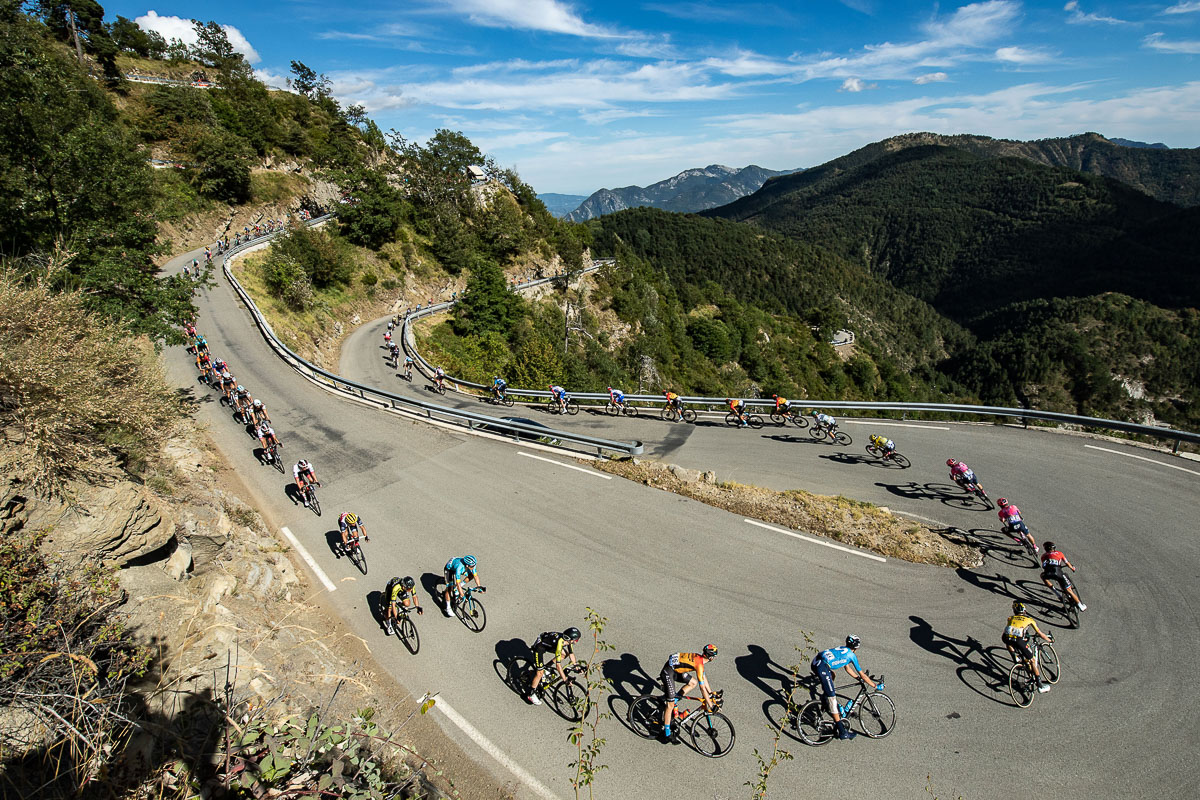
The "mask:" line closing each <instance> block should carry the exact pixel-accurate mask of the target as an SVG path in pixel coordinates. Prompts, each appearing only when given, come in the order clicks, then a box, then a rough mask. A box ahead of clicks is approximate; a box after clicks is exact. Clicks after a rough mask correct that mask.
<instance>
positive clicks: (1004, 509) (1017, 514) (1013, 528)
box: [996, 497, 1038, 553]
mask: <svg viewBox="0 0 1200 800" xmlns="http://www.w3.org/2000/svg"><path fill="white" fill-rule="evenodd" d="M996 506H997V507H998V508H999V509H1000V511H999V512H997V514H996V516H998V517H1000V522H1001V523H1003V525H1004V530H1005V533H1007V534H1009V535H1010V536H1011V535H1012V534H1013V533H1017V534H1019V535H1021V536H1024V537H1025V538H1026V539H1028V540H1029V543H1030V544H1031V545H1033V552H1035V553H1036V552H1037V551H1038V545H1037V542H1035V541H1034V540H1033V534H1032V533H1030V532H1029V527H1028V526H1026V524H1025V521H1024V520H1023V519H1021V509H1019V508H1017V507H1016V506H1015V505H1013V504H1012V503H1010V502H1008V499H1007V498H1004V497H1001V498H1000V499H999V500H997V501H996Z"/></svg>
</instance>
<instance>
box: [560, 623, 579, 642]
mask: <svg viewBox="0 0 1200 800" xmlns="http://www.w3.org/2000/svg"><path fill="white" fill-rule="evenodd" d="M562 635H563V637H564V638H566V639H570V640H571V641H572V642H578V641H579V637H580V636H582V635H583V634H581V633H580V632H579V628H576V627H575V626H574V625H572V626H571V627H569V628H567V629H566V630H565V631H563V634H562Z"/></svg>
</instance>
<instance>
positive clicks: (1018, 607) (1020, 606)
mask: <svg viewBox="0 0 1200 800" xmlns="http://www.w3.org/2000/svg"><path fill="white" fill-rule="evenodd" d="M1013 613H1014V614H1024V613H1025V604H1024V603H1022V602H1021V601H1020V600H1013Z"/></svg>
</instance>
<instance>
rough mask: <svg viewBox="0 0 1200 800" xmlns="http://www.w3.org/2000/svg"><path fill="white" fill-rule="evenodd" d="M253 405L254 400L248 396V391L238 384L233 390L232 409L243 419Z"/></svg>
mask: <svg viewBox="0 0 1200 800" xmlns="http://www.w3.org/2000/svg"><path fill="white" fill-rule="evenodd" d="M253 403H254V398H253V397H251V396H250V390H249V389H247V388H246V387H245V386H242V385H241V384H240V383H239V384H238V385H237V388H236V389H234V390H233V407H234V408H235V409H237V412H238V413H239V414H241V415H242V417H243V418H245V415H246V414H247V413H248V412H249V411H250V406H251V405H252V404H253Z"/></svg>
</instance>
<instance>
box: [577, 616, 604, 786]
mask: <svg viewBox="0 0 1200 800" xmlns="http://www.w3.org/2000/svg"><path fill="white" fill-rule="evenodd" d="M606 625H608V617H602V616H600V614H598V613H597V612H596V611H594V610H593V609H591V608H589V609H588V610H587V626H588V630H589V631H591V634H592V655H591V657H590V658H589V659H588V661H587V664H586V666H585V668H584V673H583V677H584V681H583V683H584V696H583V699H582V701H581V706H582V707H581V708H579V712H580V717H579V722H577V723H575V725H573V726H572V727H571V732H570V733H569V734H568V735H567V740H568V741H570V742H571V744H573V745H575V748H576V756H575V760H574V761H572V762H571V763H570V765H569V766H571V767H572V768H574V770H575V777H574V778H572V779H571V785H572V786H573V787H575V798H576V800H579V798H580V797H582V796H583V789H584V787H587V796H588V798H589V800H590V798H593V797H594V796H595V794H594V792H595V781H596V776H597V775H599V774H600V771H601V770H604V769H608V765H607V764H601V763H599V758H600V751H601V750H603V749H604V745H605V744H606V743H607V740H606V739H604V738H603V737H601V736H600V735H599V734H598V729H599V726H600V723H601V721H602V720H606V719H609V718H611V717H612V714H609V713H608V712H601V711H600V707H601V702H602V701H603V699H604V696H605V695H606V694H608V692H609V686H608V681H606V680H605V679H604V677H603V675H602V674H601V666H600V659H599V658H598V656H599V655H600V654H601V653H603V652H605V651H608V650H612V649H613V646H612V645H611V644H609V643H608V642H606V641H604V640H603V639H601V638H600V637H601V635H602V634H603V633H604V628H605V626H606Z"/></svg>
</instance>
